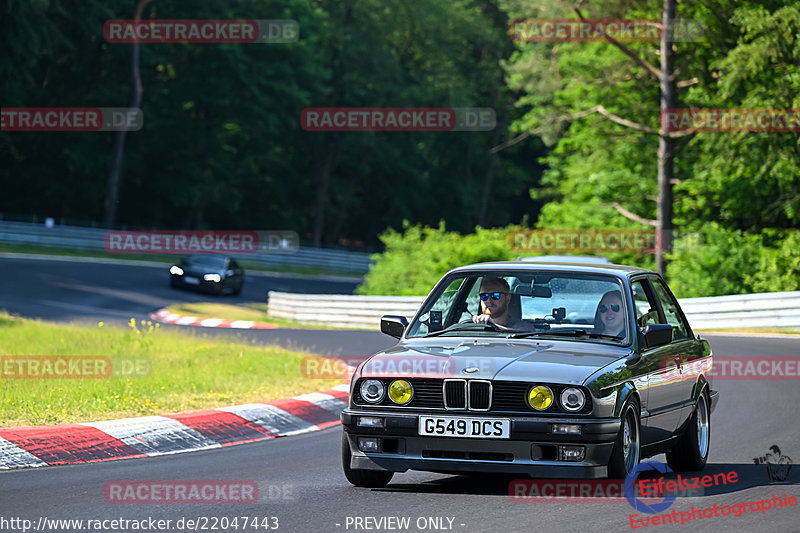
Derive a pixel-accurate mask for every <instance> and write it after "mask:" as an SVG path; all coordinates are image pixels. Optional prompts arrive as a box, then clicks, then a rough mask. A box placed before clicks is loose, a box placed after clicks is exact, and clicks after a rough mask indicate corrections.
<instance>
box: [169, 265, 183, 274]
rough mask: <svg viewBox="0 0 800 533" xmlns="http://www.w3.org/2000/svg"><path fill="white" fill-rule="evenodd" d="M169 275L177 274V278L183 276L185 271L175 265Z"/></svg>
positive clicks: (170, 268) (170, 269)
mask: <svg viewBox="0 0 800 533" xmlns="http://www.w3.org/2000/svg"><path fill="white" fill-rule="evenodd" d="M169 273H170V274H175V275H176V276H183V269H182V268H181V267H179V266H178V265H173V266H171V267H169Z"/></svg>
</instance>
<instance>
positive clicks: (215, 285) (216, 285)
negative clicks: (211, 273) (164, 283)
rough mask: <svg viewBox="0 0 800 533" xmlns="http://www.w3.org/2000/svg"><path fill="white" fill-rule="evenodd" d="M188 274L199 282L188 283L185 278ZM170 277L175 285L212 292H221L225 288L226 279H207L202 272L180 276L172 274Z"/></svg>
mask: <svg viewBox="0 0 800 533" xmlns="http://www.w3.org/2000/svg"><path fill="white" fill-rule="evenodd" d="M187 276H188V277H191V278H194V279H196V280H197V283H187V282H186V281H185V280H184V278H185V277H187ZM170 278H171V280H172V285H173V286H174V287H182V288H186V289H194V290H197V291H201V292H210V293H217V292H220V291H221V290H222V288H223V283H225V280H224V279H223V280H221V281H206V280H204V279H203V275H202V274H199V275H198V274H183V275H180V276H179V275H177V274H170Z"/></svg>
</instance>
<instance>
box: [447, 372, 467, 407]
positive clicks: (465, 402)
mask: <svg viewBox="0 0 800 533" xmlns="http://www.w3.org/2000/svg"><path fill="white" fill-rule="evenodd" d="M448 381H460V382H462V383H463V384H464V407H448V406H447V392H446V390H445V387H446V386H447V382H448ZM442 403H443V404H444V408H445V410H446V411H466V410H467V408H468V407H469V396H467V380H466V379H443V380H442Z"/></svg>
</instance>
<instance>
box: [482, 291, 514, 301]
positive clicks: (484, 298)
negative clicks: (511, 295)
mask: <svg viewBox="0 0 800 533" xmlns="http://www.w3.org/2000/svg"><path fill="white" fill-rule="evenodd" d="M501 294H508V293H507V292H482V293H480V294H479V296H480V297H481V301H482V302H486V301H488V300H489V297H490V296H491V297H492V300H499V299H500V295H501Z"/></svg>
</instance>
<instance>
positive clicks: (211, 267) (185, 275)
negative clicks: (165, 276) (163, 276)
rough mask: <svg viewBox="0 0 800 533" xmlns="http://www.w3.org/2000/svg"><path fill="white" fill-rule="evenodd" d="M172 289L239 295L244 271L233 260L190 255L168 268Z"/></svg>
mask: <svg viewBox="0 0 800 533" xmlns="http://www.w3.org/2000/svg"><path fill="white" fill-rule="evenodd" d="M169 276H170V280H169V283H170V285H171V286H172V287H185V288H191V289H196V290H201V291H208V292H211V293H213V294H223V293H230V294H239V293H240V292H242V286H243V285H244V269H242V267H240V266H239V264H238V263H237V262H236V260H235V259H233V258H232V257H227V256H223V255H191V256H189V257H187V258H185V259H182V260H181V262H180V263H179V264H177V265H172V266H171V267H170V268H169Z"/></svg>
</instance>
